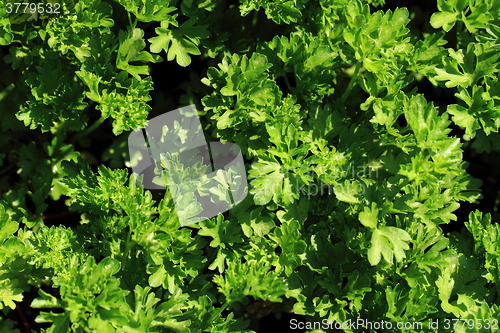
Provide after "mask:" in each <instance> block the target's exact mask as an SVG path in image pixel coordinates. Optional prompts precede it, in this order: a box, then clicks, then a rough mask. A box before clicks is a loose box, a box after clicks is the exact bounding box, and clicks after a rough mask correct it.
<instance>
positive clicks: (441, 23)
mask: <svg viewBox="0 0 500 333" xmlns="http://www.w3.org/2000/svg"><path fill="white" fill-rule="evenodd" d="M458 19H459V17H458V15H457V13H450V12H437V13H434V14H432V16H431V21H430V23H431V26H432V27H433V28H434V29H439V28H441V27H442V28H443V30H444V31H446V32H448V31H450V30H451V29H452V28H453V26H454V25H455V22H457V20H458Z"/></svg>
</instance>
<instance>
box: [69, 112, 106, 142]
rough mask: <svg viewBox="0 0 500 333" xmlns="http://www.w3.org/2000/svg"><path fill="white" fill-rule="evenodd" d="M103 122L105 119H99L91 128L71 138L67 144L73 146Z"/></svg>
mask: <svg viewBox="0 0 500 333" xmlns="http://www.w3.org/2000/svg"><path fill="white" fill-rule="evenodd" d="M104 120H106V117H104V116H101V118H99V119H98V120H97V121H96V122H95V123H94V124H93V125H92V126H90V127H89V128H87V129H86V130H84V131H82V132H80V133H78V134H77V135H75V136H74V137H73V138H71V140H69V143H71V144H73V143H75V142H76V141H78V140H80V139H81V138H83V137H85V136H86V135H88V134H90V133H92V132H93V131H94V130H95V129H96V128H97V127H99V126H100V125H101V124H102V123H103V122H104Z"/></svg>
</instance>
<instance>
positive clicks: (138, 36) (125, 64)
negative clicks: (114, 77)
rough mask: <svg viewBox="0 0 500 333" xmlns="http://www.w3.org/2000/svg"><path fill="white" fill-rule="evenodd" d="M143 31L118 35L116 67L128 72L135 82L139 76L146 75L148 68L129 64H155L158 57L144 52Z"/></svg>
mask: <svg viewBox="0 0 500 333" xmlns="http://www.w3.org/2000/svg"><path fill="white" fill-rule="evenodd" d="M143 37H144V30H142V29H139V28H135V29H133V30H130V29H129V31H128V32H125V31H123V30H121V31H120V33H119V39H120V47H119V48H118V56H117V57H116V67H117V68H119V69H123V70H125V71H127V72H129V73H130V74H131V75H132V76H134V77H135V78H136V79H137V80H139V81H140V80H141V77H140V75H139V74H143V75H148V74H149V71H148V66H147V65H143V66H136V65H131V64H130V63H131V62H134V61H141V62H152V63H155V62H157V61H158V60H159V59H161V58H160V57H158V56H156V57H153V56H152V55H151V54H150V53H149V52H147V51H144V47H145V46H146V42H145V41H144V38H143Z"/></svg>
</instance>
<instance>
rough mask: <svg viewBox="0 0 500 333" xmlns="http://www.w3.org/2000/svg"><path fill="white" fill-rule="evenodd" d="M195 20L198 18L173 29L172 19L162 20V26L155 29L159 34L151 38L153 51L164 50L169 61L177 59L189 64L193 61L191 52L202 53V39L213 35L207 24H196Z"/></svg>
mask: <svg viewBox="0 0 500 333" xmlns="http://www.w3.org/2000/svg"><path fill="white" fill-rule="evenodd" d="M195 21H196V18H190V19H189V20H187V21H186V22H184V23H183V24H181V26H180V27H179V28H172V29H169V25H170V24H171V23H172V22H171V21H170V20H167V21H162V22H161V27H160V28H156V29H155V31H156V33H157V34H158V36H156V37H152V38H150V39H149V41H150V42H151V46H150V50H151V52H153V53H159V52H161V51H162V50H164V51H165V52H167V60H168V61H171V60H174V59H176V61H177V63H178V64H179V65H180V66H183V67H186V66H188V65H189V64H190V63H191V57H190V56H189V55H190V54H192V55H199V54H201V52H200V50H199V49H198V46H199V45H200V41H201V39H205V38H208V37H210V36H211V33H210V31H208V30H207V26H194V23H195Z"/></svg>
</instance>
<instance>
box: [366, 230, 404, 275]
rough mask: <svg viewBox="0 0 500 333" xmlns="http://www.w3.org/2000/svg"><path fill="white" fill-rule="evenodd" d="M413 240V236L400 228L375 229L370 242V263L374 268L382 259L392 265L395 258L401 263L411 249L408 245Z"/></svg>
mask: <svg viewBox="0 0 500 333" xmlns="http://www.w3.org/2000/svg"><path fill="white" fill-rule="evenodd" d="M411 240H412V238H411V236H410V235H409V234H408V233H407V232H406V231H404V230H403V229H400V228H396V227H382V228H379V229H375V230H374V231H373V234H372V238H371V241H370V242H371V247H370V248H369V249H368V261H369V262H370V264H371V265H372V266H376V265H377V264H378V263H379V262H380V259H381V258H382V257H384V259H385V261H387V262H388V263H391V264H392V263H393V258H396V262H400V261H402V260H403V259H404V258H405V257H406V255H405V250H408V249H409V248H410V247H409V245H408V244H407V243H408V242H409V241H411Z"/></svg>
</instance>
